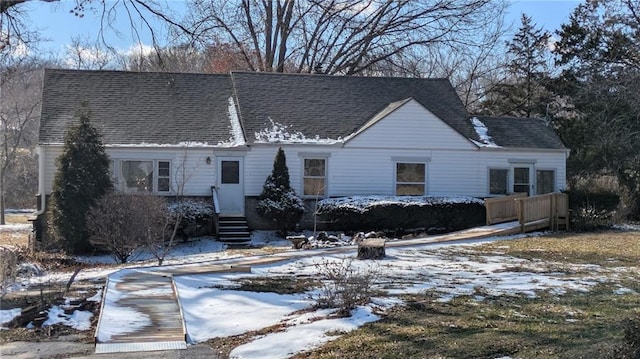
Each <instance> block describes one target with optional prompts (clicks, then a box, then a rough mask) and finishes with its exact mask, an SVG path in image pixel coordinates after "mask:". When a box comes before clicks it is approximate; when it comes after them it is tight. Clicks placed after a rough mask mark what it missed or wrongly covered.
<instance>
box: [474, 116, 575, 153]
mask: <svg viewBox="0 0 640 359" xmlns="http://www.w3.org/2000/svg"><path fill="white" fill-rule="evenodd" d="M476 118H478V119H479V120H480V121H482V123H484V124H485V126H486V127H487V128H488V130H489V131H488V135H489V136H491V139H492V140H493V142H494V143H496V144H497V145H498V146H501V147H512V148H539V149H566V147H565V146H564V144H563V143H562V141H561V140H560V137H558V135H557V134H556V132H555V131H554V130H553V128H551V127H550V126H548V125H547V124H546V122H545V121H544V120H542V119H539V118H526V117H489V116H476Z"/></svg>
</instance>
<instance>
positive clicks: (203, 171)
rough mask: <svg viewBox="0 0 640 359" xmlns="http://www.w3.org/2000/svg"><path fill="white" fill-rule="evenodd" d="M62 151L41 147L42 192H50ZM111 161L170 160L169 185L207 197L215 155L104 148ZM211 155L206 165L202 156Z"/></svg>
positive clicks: (196, 150) (195, 150)
mask: <svg viewBox="0 0 640 359" xmlns="http://www.w3.org/2000/svg"><path fill="white" fill-rule="evenodd" d="M61 153H62V148H61V147H49V146H48V147H46V149H45V158H46V162H45V191H46V193H47V194H49V193H51V186H52V182H53V178H54V176H55V172H56V170H57V168H56V159H57V158H58V156H60V154H61ZM107 154H108V155H109V157H110V158H111V159H112V160H160V161H163V160H164V161H170V162H171V171H172V177H171V181H172V184H173V185H175V184H178V183H184V184H185V186H184V194H185V195H192V196H208V195H209V194H211V186H213V185H215V158H214V154H213V150H211V149H199V148H188V149H184V148H180V149H175V148H107ZM207 157H210V158H211V164H207V162H206V158H207Z"/></svg>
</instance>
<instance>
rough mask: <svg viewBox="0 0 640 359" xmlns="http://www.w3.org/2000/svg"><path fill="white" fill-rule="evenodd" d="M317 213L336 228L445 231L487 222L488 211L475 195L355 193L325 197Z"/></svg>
mask: <svg viewBox="0 0 640 359" xmlns="http://www.w3.org/2000/svg"><path fill="white" fill-rule="evenodd" d="M316 215H317V216H319V219H320V221H322V222H324V223H325V224H327V226H328V227H330V229H333V230H346V231H393V232H402V231H405V230H413V229H422V228H424V229H425V230H426V231H427V232H429V233H444V232H451V231H456V230H460V229H465V228H470V227H475V226H479V225H484V223H485V216H486V213H485V207H484V201H483V200H481V199H478V198H474V197H435V196H395V197H394V196H354V197H341V198H329V199H325V200H322V201H320V202H318V207H317V210H316Z"/></svg>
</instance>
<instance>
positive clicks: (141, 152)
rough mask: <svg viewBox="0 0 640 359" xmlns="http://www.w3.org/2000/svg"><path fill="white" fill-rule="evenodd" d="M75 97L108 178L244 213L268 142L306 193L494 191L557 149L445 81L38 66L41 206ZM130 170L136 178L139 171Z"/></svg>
mask: <svg viewBox="0 0 640 359" xmlns="http://www.w3.org/2000/svg"><path fill="white" fill-rule="evenodd" d="M82 104H86V105H87V106H88V108H89V109H90V110H91V120H92V123H93V124H94V125H95V126H96V127H97V128H98V129H99V131H100V132H101V134H102V135H103V141H104V143H105V145H106V148H107V152H108V154H109V156H110V157H111V159H112V171H113V175H114V181H115V184H116V188H118V189H120V190H123V191H134V192H135V191H150V192H153V193H156V194H158V195H166V196H171V195H175V194H176V191H177V188H178V187H179V185H182V184H184V191H183V194H184V195H186V196H196V197H207V198H209V197H210V196H211V191H212V186H215V187H216V188H217V195H218V197H219V202H220V207H221V216H246V217H247V218H248V220H249V225H250V226H253V227H254V228H255V227H259V226H260V222H259V220H258V218H257V217H256V216H255V214H254V208H255V201H256V197H257V196H258V195H259V194H260V192H261V190H262V185H263V184H264V181H265V179H266V177H267V176H268V175H269V174H270V173H271V169H272V167H273V159H274V156H275V153H276V151H277V149H278V147H282V148H283V149H284V151H285V153H286V155H287V165H288V167H289V173H290V177H291V184H292V186H293V187H294V189H295V190H296V191H297V193H298V194H299V195H300V196H302V197H304V198H307V199H314V200H315V199H317V198H324V197H339V196H350V195H373V194H375V195H444V196H447V195H451V196H453V195H467V196H476V197H488V196H497V195H502V194H506V193H510V192H528V193H530V194H541V193H548V192H554V191H559V190H562V189H564V187H565V173H566V172H565V171H566V165H565V163H566V159H567V156H568V155H569V150H568V149H567V148H565V147H564V145H563V144H562V142H561V141H560V139H559V138H558V136H557V135H556V134H555V133H554V131H553V129H551V128H550V127H548V126H547V125H546V123H545V122H544V121H542V120H539V119H529V118H495V117H473V116H470V115H469V114H467V112H466V111H465V109H464V107H463V105H462V103H461V101H460V99H459V98H458V96H457V95H456V93H455V91H454V89H453V87H452V86H451V84H450V83H449V81H448V80H446V79H414V78H390V77H342V76H326V75H300V74H275V73H249V72H232V73H231V74H228V75H211V74H186V73H137V72H119V71H74V70H46V71H45V80H44V89H43V103H42V116H41V126H40V138H39V146H38V149H39V154H40V178H39V192H40V196H41V203H40V206H39V208H40V210H41V212H43V211H44V209H45V207H46V200H45V198H46V196H48V195H49V194H50V192H51V184H52V179H53V177H54V174H55V171H56V164H55V159H56V158H57V157H58V156H59V155H60V153H61V150H62V143H63V136H64V133H65V131H66V129H67V128H68V126H69V124H71V123H73V122H74V121H76V113H77V110H78V109H79V108H81V106H82ZM141 179H142V180H141Z"/></svg>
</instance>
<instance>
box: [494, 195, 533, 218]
mask: <svg viewBox="0 0 640 359" xmlns="http://www.w3.org/2000/svg"><path fill="white" fill-rule="evenodd" d="M526 196H527V194H526V193H516V194H512V195H508V196H504V197H497V198H487V199H485V200H484V204H485V207H486V210H487V225H490V224H496V223H502V222H511V221H515V220H517V219H518V209H517V208H516V201H515V200H516V198H523V197H526Z"/></svg>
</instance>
